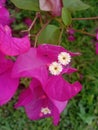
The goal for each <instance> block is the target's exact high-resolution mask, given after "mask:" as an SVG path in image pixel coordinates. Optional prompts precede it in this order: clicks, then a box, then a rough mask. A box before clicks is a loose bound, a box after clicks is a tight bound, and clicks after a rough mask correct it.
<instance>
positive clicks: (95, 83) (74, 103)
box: [0, 0, 98, 130]
mask: <svg viewBox="0 0 98 130" xmlns="http://www.w3.org/2000/svg"><path fill="white" fill-rule="evenodd" d="M84 1H85V3H87V4H89V5H91V8H89V9H87V10H85V11H79V12H76V13H75V14H74V16H73V17H93V16H97V15H98V0H84ZM8 7H9V10H10V11H11V14H12V15H13V14H14V10H13V9H14V6H12V5H11V3H10V2H9V3H8ZM10 7H11V8H10ZM28 14H29V15H28ZM27 16H29V17H30V18H31V17H32V16H31V13H26V11H21V13H20V12H19V13H17V14H16V19H17V21H18V24H17V23H14V24H13V28H14V29H16V30H19V29H20V30H21V29H23V28H24V25H23V24H21V21H22V18H23V17H27ZM73 26H74V27H75V28H77V29H83V28H84V29H86V30H87V31H88V32H91V33H95V29H96V28H98V20H89V21H88V20H87V21H74V23H73ZM75 36H76V41H75V42H69V41H68V40H67V37H65V35H64V36H63V40H62V45H63V46H64V47H65V48H66V49H69V50H71V51H79V52H81V53H82V55H81V56H79V57H76V58H74V61H73V63H74V64H73V66H74V67H76V68H78V70H79V71H78V72H77V73H76V74H73V75H72V76H70V81H71V82H72V81H75V80H79V81H80V82H81V83H82V84H83V89H82V91H81V92H80V93H79V94H78V95H77V96H76V97H75V98H73V99H72V100H70V102H69V103H68V105H67V107H66V109H65V110H64V112H63V113H62V114H61V120H60V123H59V125H58V126H53V124H52V120H51V119H50V118H48V119H42V120H39V121H30V120H29V119H28V118H27V116H26V114H25V112H24V110H23V108H20V109H19V110H16V109H14V107H13V106H14V104H15V102H16V100H17V94H16V95H15V96H14V97H13V99H12V100H11V101H10V102H9V103H8V104H6V105H4V106H3V107H1V108H0V130H98V55H96V54H95V43H94V42H92V38H91V37H88V36H85V35H82V34H79V33H76V34H75ZM80 77H81V78H80Z"/></svg>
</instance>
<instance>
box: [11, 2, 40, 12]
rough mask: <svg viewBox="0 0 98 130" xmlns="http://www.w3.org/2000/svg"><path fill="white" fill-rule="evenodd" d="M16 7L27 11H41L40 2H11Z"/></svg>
mask: <svg viewBox="0 0 98 130" xmlns="http://www.w3.org/2000/svg"><path fill="white" fill-rule="evenodd" d="M11 1H12V3H13V4H15V6H16V7H18V8H20V9H25V10H32V11H39V10H40V9H39V0H11Z"/></svg>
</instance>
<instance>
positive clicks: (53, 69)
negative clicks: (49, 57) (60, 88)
mask: <svg viewBox="0 0 98 130" xmlns="http://www.w3.org/2000/svg"><path fill="white" fill-rule="evenodd" d="M62 69H63V67H62V65H61V64H60V63H58V62H52V63H51V64H50V65H49V71H50V73H51V74H52V75H59V74H60V73H61V72H62Z"/></svg>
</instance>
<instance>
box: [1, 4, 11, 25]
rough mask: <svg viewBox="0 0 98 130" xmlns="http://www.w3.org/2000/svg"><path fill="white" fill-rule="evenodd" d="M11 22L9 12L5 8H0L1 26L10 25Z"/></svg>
mask: <svg viewBox="0 0 98 130" xmlns="http://www.w3.org/2000/svg"><path fill="white" fill-rule="evenodd" d="M10 22H11V18H10V14H9V11H8V10H7V9H6V8H5V7H3V6H0V24H2V25H9V24H10Z"/></svg>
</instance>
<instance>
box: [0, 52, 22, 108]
mask: <svg viewBox="0 0 98 130" xmlns="http://www.w3.org/2000/svg"><path fill="white" fill-rule="evenodd" d="M12 67H13V62H12V61H11V60H9V59H6V57H5V56H4V55H3V54H2V53H1V52H0V106H1V105H3V104H5V103H7V102H8V101H9V100H10V99H11V98H12V96H13V95H14V93H15V92H16V89H17V87H18V83H19V80H18V79H17V78H12V77H11V71H12Z"/></svg>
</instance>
